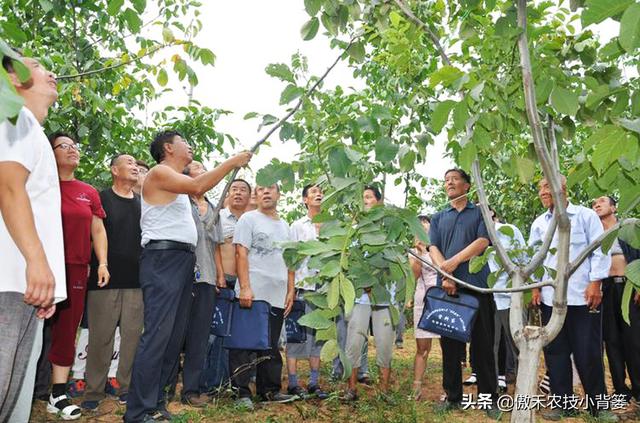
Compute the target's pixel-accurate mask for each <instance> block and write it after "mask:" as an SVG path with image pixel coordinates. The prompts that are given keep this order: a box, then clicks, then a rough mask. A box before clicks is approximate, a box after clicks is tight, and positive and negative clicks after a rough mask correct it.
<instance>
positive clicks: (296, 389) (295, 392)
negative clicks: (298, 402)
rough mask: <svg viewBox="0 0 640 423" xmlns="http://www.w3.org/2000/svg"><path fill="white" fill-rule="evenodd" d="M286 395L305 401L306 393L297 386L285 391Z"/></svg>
mask: <svg viewBox="0 0 640 423" xmlns="http://www.w3.org/2000/svg"><path fill="white" fill-rule="evenodd" d="M287 394H289V395H294V396H297V397H299V398H302V399H305V398H306V397H307V391H305V390H304V388H303V387H301V386H298V385H296V386H290V387H289V388H288V389H287Z"/></svg>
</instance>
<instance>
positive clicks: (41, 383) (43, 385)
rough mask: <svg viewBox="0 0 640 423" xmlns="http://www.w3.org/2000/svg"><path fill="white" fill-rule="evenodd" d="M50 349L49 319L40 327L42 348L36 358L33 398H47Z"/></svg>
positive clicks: (49, 375)
mask: <svg viewBox="0 0 640 423" xmlns="http://www.w3.org/2000/svg"><path fill="white" fill-rule="evenodd" d="M50 349H51V323H50V319H47V320H45V321H44V325H43V328H42V349H41V351H40V358H39V359H38V368H37V369H36V382H35V385H34V392H33V396H34V397H35V398H39V399H44V398H46V399H47V400H48V399H49V389H50V387H51V362H50V361H49V359H48V358H47V357H49V350H50Z"/></svg>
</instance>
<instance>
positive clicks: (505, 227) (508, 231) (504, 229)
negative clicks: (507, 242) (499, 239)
mask: <svg viewBox="0 0 640 423" xmlns="http://www.w3.org/2000/svg"><path fill="white" fill-rule="evenodd" d="M498 231H499V232H502V233H503V234H505V235H506V236H508V237H509V238H513V237H515V235H516V234H515V232H514V230H513V228H512V227H511V226H508V225H503V226H500V228H499V229H498Z"/></svg>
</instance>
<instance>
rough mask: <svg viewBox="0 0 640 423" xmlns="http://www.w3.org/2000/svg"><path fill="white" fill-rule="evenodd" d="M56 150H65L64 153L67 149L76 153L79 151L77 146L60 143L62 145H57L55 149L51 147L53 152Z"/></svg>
mask: <svg viewBox="0 0 640 423" xmlns="http://www.w3.org/2000/svg"><path fill="white" fill-rule="evenodd" d="M56 148H61V149H63V150H65V151H66V150H68V149H72V150H76V151H78V150H79V149H80V146H79V145H78V144H67V143H62V144H58V145H56V146H55V147H53V149H54V150H55V149H56Z"/></svg>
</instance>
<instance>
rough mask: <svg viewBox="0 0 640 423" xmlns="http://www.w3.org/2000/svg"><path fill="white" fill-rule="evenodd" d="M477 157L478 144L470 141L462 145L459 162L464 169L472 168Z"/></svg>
mask: <svg viewBox="0 0 640 423" xmlns="http://www.w3.org/2000/svg"><path fill="white" fill-rule="evenodd" d="M476 157H477V150H476V146H475V145H473V144H472V143H470V142H468V143H466V144H465V146H464V147H462V150H461V151H460V154H459V155H458V164H459V165H460V167H461V168H462V169H466V170H470V169H471V165H472V164H473V161H474V160H475V159H476Z"/></svg>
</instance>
